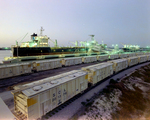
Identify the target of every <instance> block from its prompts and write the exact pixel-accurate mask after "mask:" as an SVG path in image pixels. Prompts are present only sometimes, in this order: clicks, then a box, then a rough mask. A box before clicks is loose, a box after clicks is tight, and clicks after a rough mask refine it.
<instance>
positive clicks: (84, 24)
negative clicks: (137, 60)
mask: <svg viewBox="0 0 150 120" xmlns="http://www.w3.org/2000/svg"><path fill="white" fill-rule="evenodd" d="M41 26H42V27H43V28H44V29H45V30H44V32H43V34H44V35H47V36H48V37H50V38H51V39H52V40H55V39H57V41H58V45H59V46H71V45H73V44H72V42H75V41H76V40H77V41H88V40H90V36H89V35H91V34H94V35H95V39H96V40H97V41H98V43H102V41H103V42H104V43H106V44H107V45H108V46H111V45H112V44H119V47H123V46H122V44H121V43H123V44H132V45H137V44H138V45H140V46H143V47H145V46H148V45H149V46H150V0H0V47H10V46H11V45H14V44H16V40H17V41H18V42H21V40H22V38H23V37H24V36H25V35H26V34H27V33H28V35H27V36H26V37H25V39H23V40H22V42H26V41H29V40H30V35H31V34H32V33H37V34H39V33H40V31H39V30H40V27H41ZM50 46H53V43H52V42H50Z"/></svg>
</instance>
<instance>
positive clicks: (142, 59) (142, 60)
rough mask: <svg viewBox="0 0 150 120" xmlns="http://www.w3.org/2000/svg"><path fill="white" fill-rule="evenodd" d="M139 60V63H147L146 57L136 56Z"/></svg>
mask: <svg viewBox="0 0 150 120" xmlns="http://www.w3.org/2000/svg"><path fill="white" fill-rule="evenodd" d="M138 58H139V63H143V62H146V61H147V56H146V55H140V56H138Z"/></svg>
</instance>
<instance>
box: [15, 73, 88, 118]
mask: <svg viewBox="0 0 150 120" xmlns="http://www.w3.org/2000/svg"><path fill="white" fill-rule="evenodd" d="M70 73H71V74H69V75H66V76H63V77H59V78H57V79H53V80H50V81H48V80H47V81H46V82H43V83H41V82H40V83H39V84H36V86H35V85H30V86H29V87H23V88H21V89H18V90H14V91H12V93H13V95H14V106H15V114H17V116H18V117H19V118H20V119H28V120H31V119H38V118H41V117H42V116H43V115H45V114H46V113H47V112H49V111H51V110H53V109H54V108H56V107H57V106H59V105H61V104H62V103H64V102H65V101H67V100H69V99H70V98H72V97H73V96H75V95H77V94H79V93H80V92H83V91H84V90H85V89H87V87H88V86H87V84H88V80H87V78H88V77H87V72H84V71H72V72H70Z"/></svg>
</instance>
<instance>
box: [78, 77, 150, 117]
mask: <svg viewBox="0 0 150 120" xmlns="http://www.w3.org/2000/svg"><path fill="white" fill-rule="evenodd" d="M120 82H123V84H124V86H125V88H126V89H130V90H132V91H135V89H134V87H138V88H139V89H141V90H142V91H143V94H144V93H145V92H146V91H148V90H150V83H147V82H144V81H143V80H142V79H141V78H138V77H132V76H130V78H129V79H128V80H127V79H122V80H120ZM121 95H122V92H121V91H120V90H119V89H114V90H113V91H112V92H111V93H109V96H108V95H107V97H106V95H105V94H104V95H100V96H99V98H97V99H95V101H94V103H93V104H92V105H91V106H90V107H88V108H87V110H86V111H85V113H84V115H82V116H80V117H79V118H78V120H93V119H96V120H111V119H112V116H111V113H114V112H115V111H116V110H119V107H118V103H121V101H120V100H119V97H120V96H121ZM141 118H143V119H144V117H143V116H141Z"/></svg>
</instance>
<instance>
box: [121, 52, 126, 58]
mask: <svg viewBox="0 0 150 120" xmlns="http://www.w3.org/2000/svg"><path fill="white" fill-rule="evenodd" d="M127 57H128V54H126V53H122V54H119V58H127Z"/></svg>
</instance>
